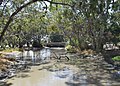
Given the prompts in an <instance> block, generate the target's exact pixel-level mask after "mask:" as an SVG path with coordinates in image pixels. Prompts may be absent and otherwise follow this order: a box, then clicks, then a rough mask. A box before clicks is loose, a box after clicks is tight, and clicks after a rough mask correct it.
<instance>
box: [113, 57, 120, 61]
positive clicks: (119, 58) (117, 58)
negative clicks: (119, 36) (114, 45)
mask: <svg viewBox="0 0 120 86" xmlns="http://www.w3.org/2000/svg"><path fill="white" fill-rule="evenodd" d="M112 60H114V61H120V56H115V57H113V58H112Z"/></svg>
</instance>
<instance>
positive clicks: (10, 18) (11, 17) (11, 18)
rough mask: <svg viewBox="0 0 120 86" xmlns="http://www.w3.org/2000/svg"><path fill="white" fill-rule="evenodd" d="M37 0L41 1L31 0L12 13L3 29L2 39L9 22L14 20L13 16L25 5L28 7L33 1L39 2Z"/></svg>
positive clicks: (0, 35) (0, 37) (0, 38)
mask: <svg viewBox="0 0 120 86" xmlns="http://www.w3.org/2000/svg"><path fill="white" fill-rule="evenodd" d="M37 1H39V0H32V1H30V2H28V3H26V4H24V5H22V6H21V7H19V8H17V10H16V11H15V12H13V13H12V15H11V16H10V17H9V19H8V21H7V23H6V25H5V27H4V28H3V31H2V32H1V34H0V41H1V40H2V38H3V36H4V34H5V32H6V31H7V29H8V26H9V24H10V23H11V22H12V20H13V17H14V16H15V15H16V14H17V13H18V12H20V11H21V10H22V9H23V8H25V7H27V6H28V5H30V4H32V3H34V2H37Z"/></svg>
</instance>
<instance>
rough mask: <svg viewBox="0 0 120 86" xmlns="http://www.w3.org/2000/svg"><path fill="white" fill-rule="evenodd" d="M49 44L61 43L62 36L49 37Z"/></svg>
mask: <svg viewBox="0 0 120 86" xmlns="http://www.w3.org/2000/svg"><path fill="white" fill-rule="evenodd" d="M50 40H51V42H63V41H64V39H63V35H58V34H54V35H51V36H50Z"/></svg>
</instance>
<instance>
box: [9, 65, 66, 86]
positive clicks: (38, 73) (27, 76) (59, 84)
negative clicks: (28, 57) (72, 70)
mask: <svg viewBox="0 0 120 86" xmlns="http://www.w3.org/2000/svg"><path fill="white" fill-rule="evenodd" d="M39 68H40V66H36V67H32V69H31V71H30V72H29V73H23V72H22V73H19V74H18V75H17V76H16V77H14V78H12V79H10V80H8V83H12V85H11V86H66V84H65V82H66V81H67V79H66V78H59V77H56V74H55V72H50V71H47V70H46V69H43V70H39Z"/></svg>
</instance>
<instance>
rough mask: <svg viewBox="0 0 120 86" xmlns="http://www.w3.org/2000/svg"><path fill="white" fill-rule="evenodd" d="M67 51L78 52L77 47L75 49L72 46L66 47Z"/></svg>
mask: <svg viewBox="0 0 120 86" xmlns="http://www.w3.org/2000/svg"><path fill="white" fill-rule="evenodd" d="M65 50H67V51H68V52H71V53H72V52H76V49H75V47H73V46H71V45H67V46H66V47H65Z"/></svg>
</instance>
